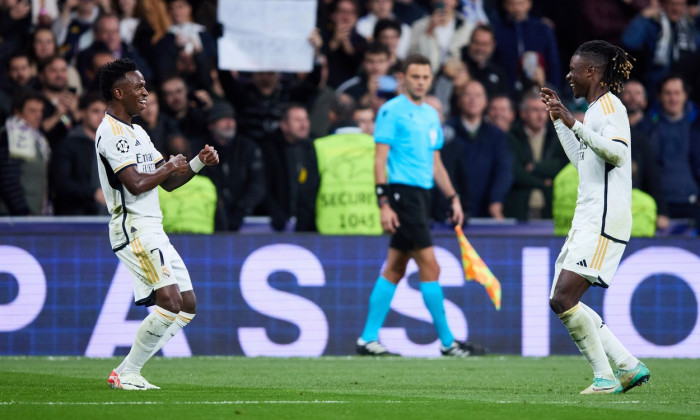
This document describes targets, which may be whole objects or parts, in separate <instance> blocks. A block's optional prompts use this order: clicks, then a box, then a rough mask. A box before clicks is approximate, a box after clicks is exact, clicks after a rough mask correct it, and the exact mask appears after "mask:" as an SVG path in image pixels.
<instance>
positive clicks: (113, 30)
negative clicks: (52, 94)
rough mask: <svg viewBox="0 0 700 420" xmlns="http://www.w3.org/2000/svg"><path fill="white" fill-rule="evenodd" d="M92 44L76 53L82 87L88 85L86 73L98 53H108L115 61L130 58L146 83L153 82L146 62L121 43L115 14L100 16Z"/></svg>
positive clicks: (95, 25) (96, 22) (134, 51)
mask: <svg viewBox="0 0 700 420" xmlns="http://www.w3.org/2000/svg"><path fill="white" fill-rule="evenodd" d="M93 27H94V29H93V33H94V37H93V42H92V44H91V45H90V46H89V47H87V48H85V49H83V50H82V51H80V52H79V53H78V59H77V68H78V71H79V72H80V74H81V76H82V77H83V79H82V81H83V84H84V85H87V84H88V80H87V76H86V73H87V71H88V69H89V68H90V67H91V62H92V57H93V56H94V55H95V54H96V53H98V52H110V53H112V56H113V57H114V59H115V60H118V59H120V58H130V59H131V60H133V61H134V62H135V63H136V65H137V66H138V67H139V70H140V71H141V74H143V77H144V79H146V83H150V82H151V81H152V80H153V71H152V70H151V67H150V66H149V65H148V62H147V61H146V60H145V59H144V58H143V57H142V56H141V54H139V52H138V51H137V50H136V48H134V47H133V46H130V45H128V44H126V43H125V42H123V41H122V38H121V35H120V34H119V17H118V16H117V15H115V14H108V13H105V14H101V15H100V16H99V17H98V18H97V20H95V23H94V24H93Z"/></svg>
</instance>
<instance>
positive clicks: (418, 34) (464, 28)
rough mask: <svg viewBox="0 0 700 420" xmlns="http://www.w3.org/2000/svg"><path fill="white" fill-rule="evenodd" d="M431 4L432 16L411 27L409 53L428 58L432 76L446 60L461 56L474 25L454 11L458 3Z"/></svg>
mask: <svg viewBox="0 0 700 420" xmlns="http://www.w3.org/2000/svg"><path fill="white" fill-rule="evenodd" d="M431 4H432V7H433V11H432V13H431V14H430V15H428V16H425V17H423V18H421V19H419V20H417V21H416V22H414V23H413V25H412V27H411V47H410V49H409V51H410V53H416V54H421V55H424V56H426V57H428V59H429V60H430V66H431V68H432V69H433V73H437V72H438V71H439V70H440V68H441V67H442V64H443V63H444V62H445V61H446V60H447V59H448V58H449V57H457V58H459V57H460V51H461V50H462V48H463V47H464V46H465V45H467V44H468V43H469V37H470V36H471V34H472V30H474V24H473V23H471V22H469V21H467V20H466V19H465V18H464V16H462V14H461V13H460V12H459V11H457V10H456V9H457V0H445V1H443V0H432V1H431Z"/></svg>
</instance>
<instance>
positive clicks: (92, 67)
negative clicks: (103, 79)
mask: <svg viewBox="0 0 700 420" xmlns="http://www.w3.org/2000/svg"><path fill="white" fill-rule="evenodd" d="M114 60H115V58H114V55H112V52H111V51H109V50H107V49H106V48H105V49H102V50H97V51H94V52H93V53H92V54H91V57H90V64H89V67H88V68H87V69H85V72H84V73H83V83H84V86H85V90H86V91H88V92H97V91H99V90H100V86H99V83H98V77H97V75H98V74H99V72H100V69H101V68H102V66H104V65H105V64H107V63H111V62H112V61H114Z"/></svg>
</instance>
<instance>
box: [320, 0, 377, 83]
mask: <svg viewBox="0 0 700 420" xmlns="http://www.w3.org/2000/svg"><path fill="white" fill-rule="evenodd" d="M357 17H358V5H357V2H356V1H355V0H335V1H334V2H333V4H332V5H331V14H330V21H329V22H328V26H327V27H326V28H324V30H323V31H322V32H321V36H322V37H323V45H324V55H325V56H326V57H327V58H328V69H329V75H328V85H329V86H330V87H332V88H336V87H338V85H340V84H341V83H343V82H344V81H345V80H348V79H349V78H351V77H353V76H354V75H355V72H356V71H357V68H358V67H359V66H360V63H361V62H362V57H363V55H364V52H365V48H367V45H368V42H367V40H366V39H365V38H364V37H363V36H362V35H360V34H359V33H357V31H356V30H355V24H356V23H357Z"/></svg>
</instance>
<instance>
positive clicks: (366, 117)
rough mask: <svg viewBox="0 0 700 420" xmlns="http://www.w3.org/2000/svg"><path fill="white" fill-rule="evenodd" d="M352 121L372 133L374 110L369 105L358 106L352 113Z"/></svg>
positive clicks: (365, 131)
mask: <svg viewBox="0 0 700 420" xmlns="http://www.w3.org/2000/svg"><path fill="white" fill-rule="evenodd" d="M352 121H353V122H354V123H355V124H357V126H358V127H359V128H360V130H361V131H362V132H363V133H365V134H369V135H370V136H373V135H374V110H373V109H372V108H371V107H369V106H364V107H358V108H356V109H355V110H354V111H353V113H352Z"/></svg>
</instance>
